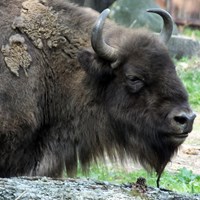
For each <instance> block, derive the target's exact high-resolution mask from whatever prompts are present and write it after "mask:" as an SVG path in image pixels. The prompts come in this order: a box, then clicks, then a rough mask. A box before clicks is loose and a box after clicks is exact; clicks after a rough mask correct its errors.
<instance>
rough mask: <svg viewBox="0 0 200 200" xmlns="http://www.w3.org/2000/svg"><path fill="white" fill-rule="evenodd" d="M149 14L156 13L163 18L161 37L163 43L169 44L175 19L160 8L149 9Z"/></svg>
mask: <svg viewBox="0 0 200 200" xmlns="http://www.w3.org/2000/svg"><path fill="white" fill-rule="evenodd" d="M147 12H152V13H156V14H158V15H160V16H161V17H162V18H163V22H164V25H163V28H162V31H161V33H160V37H161V39H162V41H163V42H165V43H167V42H168V41H169V39H170V38H171V35H172V32H173V19H172V17H171V15H170V14H169V13H168V12H167V11H165V10H163V9H160V8H152V9H148V10H147Z"/></svg>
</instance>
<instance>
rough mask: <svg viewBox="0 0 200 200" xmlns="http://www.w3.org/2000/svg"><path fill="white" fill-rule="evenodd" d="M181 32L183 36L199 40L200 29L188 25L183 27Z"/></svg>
mask: <svg viewBox="0 0 200 200" xmlns="http://www.w3.org/2000/svg"><path fill="white" fill-rule="evenodd" d="M181 33H182V34H183V35H185V36H188V37H191V38H193V39H196V40H200V30H199V29H195V28H190V27H185V28H184V29H183V30H182V31H181Z"/></svg>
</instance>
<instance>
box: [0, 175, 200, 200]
mask: <svg viewBox="0 0 200 200" xmlns="http://www.w3.org/2000/svg"><path fill="white" fill-rule="evenodd" d="M66 199H71V200H83V199H84V200H85V199H91V200H106V199H107V200H108V199H109V200H117V199H120V200H131V199H132V200H136V199H137V200H140V199H156V200H167V199H179V200H183V199H184V200H186V199H187V200H200V195H189V194H188V195H181V194H177V193H174V192H169V191H162V190H159V189H157V188H156V189H155V188H152V187H147V186H146V185H140V184H138V183H134V184H127V185H120V184H111V183H108V182H100V181H94V180H91V179H66V180H64V179H51V178H46V177H20V178H10V179H9V178H0V200H66Z"/></svg>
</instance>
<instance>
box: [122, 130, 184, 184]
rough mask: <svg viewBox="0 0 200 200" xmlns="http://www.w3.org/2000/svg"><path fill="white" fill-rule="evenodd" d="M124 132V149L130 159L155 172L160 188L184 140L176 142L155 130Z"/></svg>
mask: <svg viewBox="0 0 200 200" xmlns="http://www.w3.org/2000/svg"><path fill="white" fill-rule="evenodd" d="M144 129H145V128H144ZM124 130H126V131H125V135H126V137H125V138H126V141H125V143H124V149H125V152H126V153H127V155H128V157H131V158H132V159H133V160H134V161H137V162H139V163H140V164H141V165H142V166H143V167H144V168H145V169H146V170H147V171H148V172H152V171H155V172H156V173H157V177H158V179H157V187H159V181H160V177H161V175H162V172H163V171H164V169H165V167H166V165H167V163H168V162H170V160H171V158H172V157H173V155H174V154H175V153H177V151H178V147H179V146H180V144H181V143H183V141H184V140H182V141H180V140H179V141H176V140H174V138H173V137H170V136H169V135H165V134H163V133H162V132H158V131H157V130H154V129H151V130H143V131H140V132H137V131H136V130H135V131H133V130H134V129H133V127H132V128H130V127H129V128H127V127H126V129H124ZM131 130H132V131H131Z"/></svg>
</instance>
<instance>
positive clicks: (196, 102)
mask: <svg viewBox="0 0 200 200" xmlns="http://www.w3.org/2000/svg"><path fill="white" fill-rule="evenodd" d="M175 63H176V66H177V72H178V75H179V77H180V78H181V80H182V81H183V83H184V85H185V87H186V89H187V91H188V93H189V101H190V104H191V105H192V108H193V109H194V110H196V111H200V92H199V91H200V59H199V58H196V57H195V58H191V59H188V58H187V57H183V58H182V59H181V60H179V61H175Z"/></svg>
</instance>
